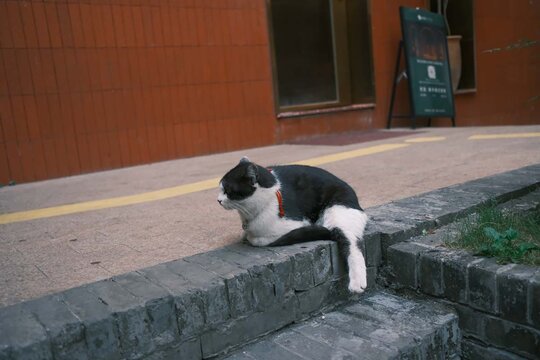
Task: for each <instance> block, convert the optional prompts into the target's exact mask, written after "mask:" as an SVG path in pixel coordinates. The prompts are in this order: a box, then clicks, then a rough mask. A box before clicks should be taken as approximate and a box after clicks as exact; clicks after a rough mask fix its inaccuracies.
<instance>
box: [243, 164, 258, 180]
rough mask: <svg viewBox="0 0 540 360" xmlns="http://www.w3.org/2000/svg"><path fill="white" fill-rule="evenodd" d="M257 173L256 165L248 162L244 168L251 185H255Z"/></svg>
mask: <svg viewBox="0 0 540 360" xmlns="http://www.w3.org/2000/svg"><path fill="white" fill-rule="evenodd" d="M257 174H258V169H257V165H255V164H253V163H250V164H249V165H248V166H247V168H246V176H247V178H248V179H249V180H250V182H251V185H255V184H256V183H257Z"/></svg>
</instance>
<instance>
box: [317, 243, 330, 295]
mask: <svg viewBox="0 0 540 360" xmlns="http://www.w3.org/2000/svg"><path fill="white" fill-rule="evenodd" d="M331 256H332V254H331V250H330V244H322V246H319V247H317V248H316V249H315V250H314V251H313V282H314V285H315V286H317V285H319V284H322V283H324V282H325V281H327V280H328V279H329V278H330V276H331V275H332V260H331Z"/></svg>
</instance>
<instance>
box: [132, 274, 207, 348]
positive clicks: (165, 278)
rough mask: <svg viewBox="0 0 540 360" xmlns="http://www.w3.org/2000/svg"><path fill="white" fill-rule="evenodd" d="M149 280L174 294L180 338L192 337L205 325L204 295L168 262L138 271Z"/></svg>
mask: <svg viewBox="0 0 540 360" xmlns="http://www.w3.org/2000/svg"><path fill="white" fill-rule="evenodd" d="M138 272H139V273H140V274H141V275H143V276H145V277H146V278H148V279H149V280H151V281H153V282H155V283H156V284H159V285H160V286H162V287H163V288H165V289H167V291H168V292H169V293H170V294H171V295H172V296H173V298H174V304H175V308H176V319H177V323H178V329H179V335H180V338H181V339H183V340H185V339H188V338H191V337H193V336H195V335H197V334H199V333H200V332H201V331H203V329H204V327H205V316H206V315H205V312H206V310H205V302H204V301H203V296H202V295H201V294H200V293H199V292H198V291H197V290H196V289H193V287H192V285H191V283H190V282H189V281H187V280H186V279H184V278H182V277H180V276H179V275H178V274H175V273H173V272H172V271H170V270H169V269H168V268H167V265H166V264H159V265H156V266H152V267H150V268H145V269H141V270H139V271H138Z"/></svg>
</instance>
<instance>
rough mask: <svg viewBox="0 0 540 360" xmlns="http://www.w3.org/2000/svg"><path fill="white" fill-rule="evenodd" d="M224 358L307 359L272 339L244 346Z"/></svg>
mask: <svg viewBox="0 0 540 360" xmlns="http://www.w3.org/2000/svg"><path fill="white" fill-rule="evenodd" d="M223 359H227V360H238V359H250V360H251V359H256V360H285V359H287V360H289V359H290V360H305V358H303V357H300V356H299V355H296V354H295V353H292V352H290V351H289V350H287V349H286V348H284V347H282V346H280V345H278V344H276V343H275V342H273V341H271V340H267V341H259V342H256V343H254V344H252V345H248V346H246V347H244V348H243V349H242V350H241V351H237V352H235V353H234V354H232V355H228V356H225V357H224V358H223Z"/></svg>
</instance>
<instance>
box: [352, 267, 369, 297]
mask: <svg viewBox="0 0 540 360" xmlns="http://www.w3.org/2000/svg"><path fill="white" fill-rule="evenodd" d="M348 288H349V291H350V292H353V293H358V294H361V293H363V292H364V290H365V289H366V288H367V272H366V269H365V268H362V269H356V270H354V271H350V272H349V286H348Z"/></svg>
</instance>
